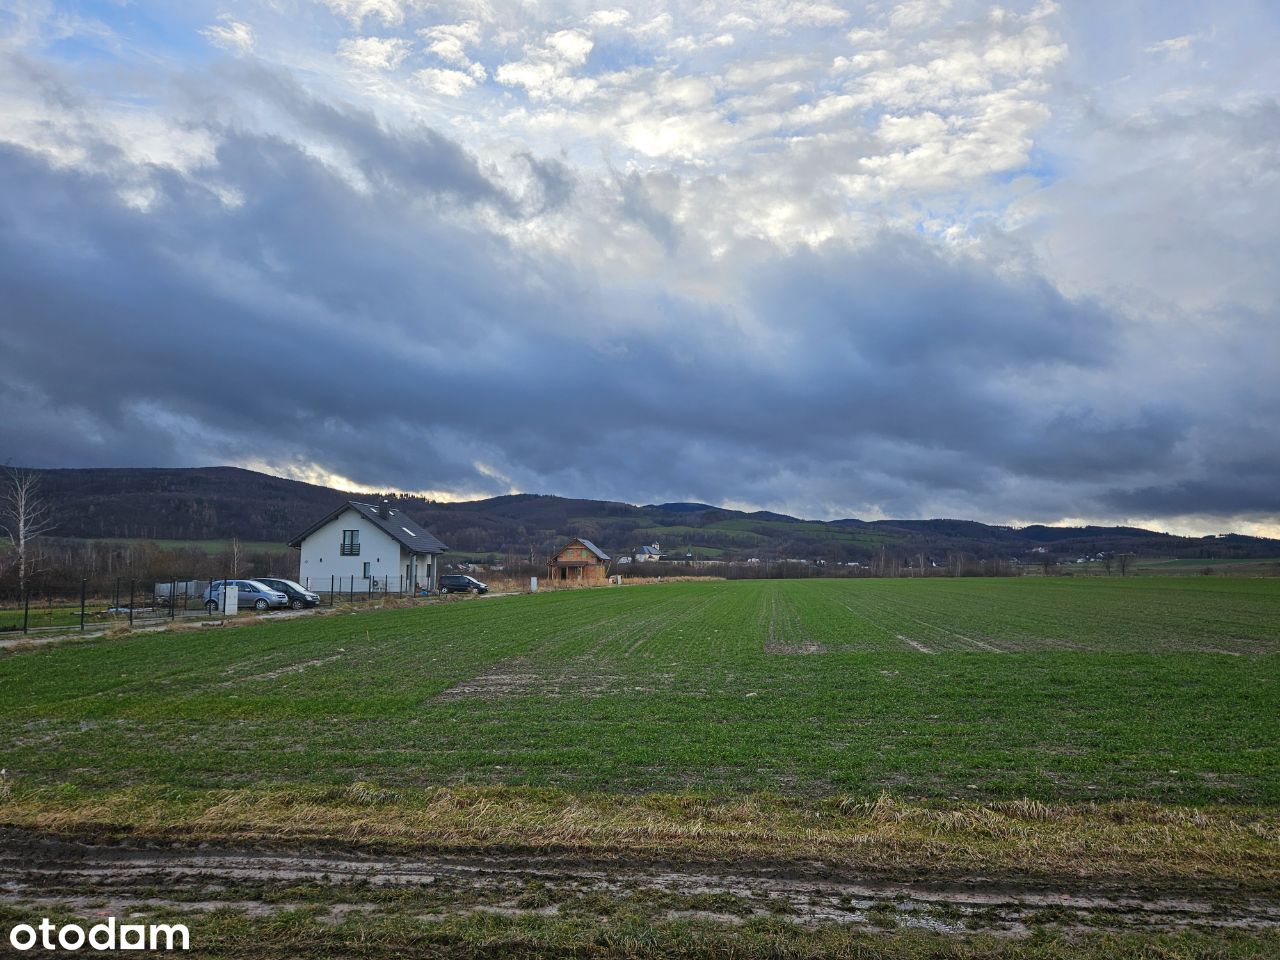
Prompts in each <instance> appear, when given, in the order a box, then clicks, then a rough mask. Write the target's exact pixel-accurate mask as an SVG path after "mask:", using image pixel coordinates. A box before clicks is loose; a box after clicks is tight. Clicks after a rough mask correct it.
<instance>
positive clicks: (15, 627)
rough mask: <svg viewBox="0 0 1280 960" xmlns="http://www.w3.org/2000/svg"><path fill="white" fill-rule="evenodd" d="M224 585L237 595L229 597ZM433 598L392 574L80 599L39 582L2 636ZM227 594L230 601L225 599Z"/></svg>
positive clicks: (6, 609) (175, 581) (7, 607)
mask: <svg viewBox="0 0 1280 960" xmlns="http://www.w3.org/2000/svg"><path fill="white" fill-rule="evenodd" d="M229 586H234V587H235V588H236V589H235V590H234V591H229V590H227V587H229ZM430 593H431V590H430V589H429V587H428V586H427V585H424V584H422V583H420V582H416V581H414V582H411V581H409V580H408V579H407V578H405V577H394V576H371V577H358V576H347V577H338V576H331V577H329V578H328V579H327V580H325V581H323V582H311V580H310V579H309V580H308V582H305V583H297V582H296V581H293V580H291V579H283V578H276V577H262V578H253V579H250V578H244V577H241V578H222V579H194V578H177V577H174V578H170V579H168V580H160V581H154V580H141V579H138V578H136V577H114V578H105V579H88V578H85V579H82V580H81V581H80V589H79V592H78V594H73V595H70V596H68V595H67V593H66V592H65V590H64V591H52V590H46V589H43V588H42V587H41V585H40V584H38V583H36V584H28V586H27V588H26V590H25V591H20V594H19V596H18V598H17V599H16V601H15V600H12V599H11V600H10V601H9V602H7V603H4V604H0V637H3V636H5V635H11V634H51V633H76V632H86V631H90V630H94V631H100V630H103V629H112V628H115V627H130V628H137V627H145V626H154V625H160V624H163V623H165V622H177V621H183V622H190V621H196V620H216V619H224V618H226V617H229V616H236V615H241V614H269V613H272V612H277V611H281V610H287V609H293V610H303V609H308V608H313V607H319V606H325V607H333V606H336V605H339V604H351V603H362V602H370V601H374V600H379V599H386V598H388V597H396V598H408V597H414V596H428V595H430ZM231 596H234V598H235V599H234V601H230V599H229V598H230V597H231ZM229 607H230V608H229Z"/></svg>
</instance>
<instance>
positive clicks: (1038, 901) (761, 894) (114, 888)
mask: <svg viewBox="0 0 1280 960" xmlns="http://www.w3.org/2000/svg"><path fill="white" fill-rule="evenodd" d="M308 884H309V885H314V886H316V887H323V888H324V889H326V890H328V891H330V892H331V893H332V892H333V891H337V895H336V897H335V896H330V897H329V898H328V899H329V910H330V912H331V913H332V914H333V915H334V916H341V915H343V914H346V913H350V912H353V911H361V910H367V909H370V904H369V903H368V902H364V901H362V900H361V899H360V897H358V896H353V897H352V898H351V899H349V900H348V899H344V897H343V892H344V891H351V892H355V891H366V890H370V889H373V890H384V891H385V890H388V889H391V890H413V889H444V888H448V889H450V890H454V891H463V892H465V894H466V895H465V896H463V897H460V898H458V903H459V907H458V909H466V910H495V911H500V912H520V908H519V907H518V906H513V905H512V903H513V901H511V900H510V896H509V893H510V891H511V890H512V889H518V888H520V887H527V886H528V885H530V884H536V885H537V886H538V887H539V888H540V889H543V890H547V891H550V892H551V900H552V903H553V904H554V903H555V900H556V897H557V895H558V894H559V895H563V898H564V899H565V900H566V901H567V900H568V899H570V898H573V897H580V896H582V895H584V894H592V895H603V896H608V897H617V898H627V897H635V896H637V895H644V894H655V893H661V894H667V893H670V894H678V895H681V896H686V897H687V896H696V895H701V896H706V895H713V896H719V897H722V898H729V899H731V900H737V901H739V902H741V903H744V904H748V905H750V909H749V910H747V911H745V912H742V911H740V912H739V913H738V914H736V915H735V914H723V915H720V914H715V915H711V914H708V915H707V916H706V917H704V919H712V920H723V921H724V922H726V923H739V922H742V920H743V918H744V916H750V915H779V916H783V917H785V918H787V919H789V920H791V921H793V922H795V923H800V924H823V923H839V924H868V923H869V922H870V921H871V920H872V919H873V918H876V917H877V916H878V917H879V918H880V919H883V916H884V914H885V912H886V911H887V912H890V913H892V915H893V916H895V917H896V918H898V919H897V923H898V925H899V926H902V927H918V928H924V929H930V930H936V931H938V932H943V933H948V932H952V933H963V932H967V931H971V930H973V929H974V928H975V926H976V927H980V928H983V929H989V930H992V931H998V932H1001V933H1002V934H1004V935H1009V936H1018V935H1021V934H1024V933H1026V932H1028V930H1029V929H1030V924H1034V923H1038V922H1041V921H1040V920H1039V919H1037V918H1041V917H1043V915H1044V914H1045V913H1046V912H1051V913H1053V914H1054V915H1055V917H1056V920H1055V922H1057V923H1059V924H1062V925H1065V926H1076V925H1088V926H1097V925H1098V924H1099V923H1100V922H1101V923H1103V924H1105V925H1107V926H1119V927H1128V928H1139V929H1147V930H1175V929H1180V928H1185V927H1191V926H1198V927H1216V928H1236V929H1253V930H1263V929H1269V928H1270V929H1277V928H1280V896H1277V897H1275V898H1270V899H1261V898H1256V897H1255V898H1244V899H1241V898H1238V897H1223V898H1216V897H1214V896H1212V895H1204V894H1194V893H1188V894H1179V895H1176V896H1175V895H1160V894H1145V895H1139V894H1137V893H1135V892H1132V891H1125V890H1111V891H1090V890H1082V889H1080V888H1072V887H1071V886H1070V885H1064V886H1063V887H1062V888H1057V887H1054V886H1049V885H1044V884H1020V883H1017V882H1014V881H1011V880H1010V878H986V877H976V876H975V877H968V878H963V879H959V878H957V879H954V880H951V881H946V882H943V881H932V880H929V881H926V880H888V879H883V878H874V877H859V876H855V875H847V874H838V873H829V872H826V871H825V870H824V869H823V868H822V867H821V866H820V865H818V864H814V865H813V869H812V871H806V870H796V869H794V868H792V869H788V870H781V869H769V868H768V867H767V866H766V865H763V864H754V865H745V864H741V865H740V864H690V863H683V864H676V863H671V862H660V861H642V860H608V861H604V860H590V859H581V858H573V857H568V856H560V857H530V856H520V855H484V856H481V855H469V856H468V855H423V856H413V857H407V856H404V857H401V856H396V857H392V856H377V855H358V854H355V853H348V852H341V851H332V850H327V851H315V850H295V851H290V850H270V851H266V850H250V849H231V848H214V847H201V848H197V849H191V848H174V847H170V848H164V849H139V848H136V847H127V846H100V845H91V844H82V843H74V842H67V841H56V840H49V839H42V838H38V837H33V836H23V835H16V834H8V835H6V836H3V837H0V901H3V902H6V903H10V904H22V905H26V906H28V907H31V906H38V905H41V904H52V903H61V904H64V905H68V904H69V905H72V906H74V905H76V904H77V903H87V902H97V903H107V904H110V905H112V906H113V907H114V908H116V909H122V910H127V909H134V910H139V909H141V910H145V909H150V908H154V907H156V906H158V905H159V906H164V905H171V906H180V907H182V908H184V909H186V910H191V911H204V910H212V909H217V908H230V909H232V910H238V911H243V912H246V913H250V914H263V913H270V912H272V911H273V910H274V909H278V908H280V907H281V904H280V902H279V901H278V900H272V901H270V902H267V901H265V900H255V899H252V898H249V899H246V898H245V896H244V894H243V891H244V890H246V889H253V888H255V887H270V886H289V887H291V888H298V887H299V886H306V885H308ZM210 890H212V891H219V890H227V891H231V890H237V891H240V893H239V894H238V895H237V896H235V897H232V896H230V895H229V894H228V895H227V896H226V897H225V898H223V897H221V896H219V895H218V894H217V893H216V892H215V893H214V894H212V895H208V894H207V891H210ZM157 891H159V893H157ZM184 891H185V892H184ZM196 894H199V895H198V896H197V895H196ZM285 905H286V906H287V904H285ZM540 909H542V910H543V911H544V912H545V911H546V910H547V909H551V910H554V909H555V907H554V905H553V906H552V907H547V906H545V905H544V906H543V907H541V908H540Z"/></svg>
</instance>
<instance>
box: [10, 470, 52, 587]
mask: <svg viewBox="0 0 1280 960" xmlns="http://www.w3.org/2000/svg"><path fill="white" fill-rule="evenodd" d="M54 526H55V520H54V516H53V508H52V507H51V506H50V505H49V502H48V501H47V500H45V499H44V497H42V496H41V495H40V475H39V474H37V473H32V472H31V471H30V470H16V469H12V468H11V469H7V470H6V471H5V476H4V479H3V481H2V482H0V530H3V531H4V534H5V536H7V537H8V538H9V542H10V543H11V544H12V545H13V551H14V553H15V554H16V555H17V557H18V593H19V596H21V595H23V594H25V593H26V591H27V578H28V577H29V576H30V575H31V572H32V571H31V562H32V558H31V545H32V543H33V542H34V541H35V540H36V538H38V537H42V536H44V535H45V534H46V533H48V532H49V531H50V530H52V529H53V528H54Z"/></svg>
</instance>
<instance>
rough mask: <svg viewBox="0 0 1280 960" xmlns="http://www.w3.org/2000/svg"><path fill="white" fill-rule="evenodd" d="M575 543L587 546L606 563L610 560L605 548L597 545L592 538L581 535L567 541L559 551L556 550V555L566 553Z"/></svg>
mask: <svg viewBox="0 0 1280 960" xmlns="http://www.w3.org/2000/svg"><path fill="white" fill-rule="evenodd" d="M575 543H580V544H582V545H583V546H584V547H586V548H587V549H588V550H590V551H591V552H592V553H594V554H595V555H596V556H597V557H599V558H600V559H601V560H603V561H605V562H606V563H607V562H608V561H609V555H608V554H607V553H605V552H604V551H603V550H601V549H600V548H599V547H597V546H596V545H595V544H594V543H592V542H591V541H590V540H583V539H582V538H581V537H574V538H573V539H572V540H570V541H569V542H568V543H566V544H565V545H564V546H563V547H561V548H560V549H559V550H558V551H556V556H559V555H560V554H562V553H564V552H565V551H566V550H568V549H569V548H570V547H571V546H573V545H574V544H575Z"/></svg>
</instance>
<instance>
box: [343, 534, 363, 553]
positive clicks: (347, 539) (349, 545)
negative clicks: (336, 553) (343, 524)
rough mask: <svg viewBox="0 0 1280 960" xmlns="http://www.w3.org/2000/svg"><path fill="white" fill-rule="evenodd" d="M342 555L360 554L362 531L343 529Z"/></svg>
mask: <svg viewBox="0 0 1280 960" xmlns="http://www.w3.org/2000/svg"><path fill="white" fill-rule="evenodd" d="M342 555H343V556H344V557H358V556H360V531H359V530H343V531H342Z"/></svg>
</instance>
